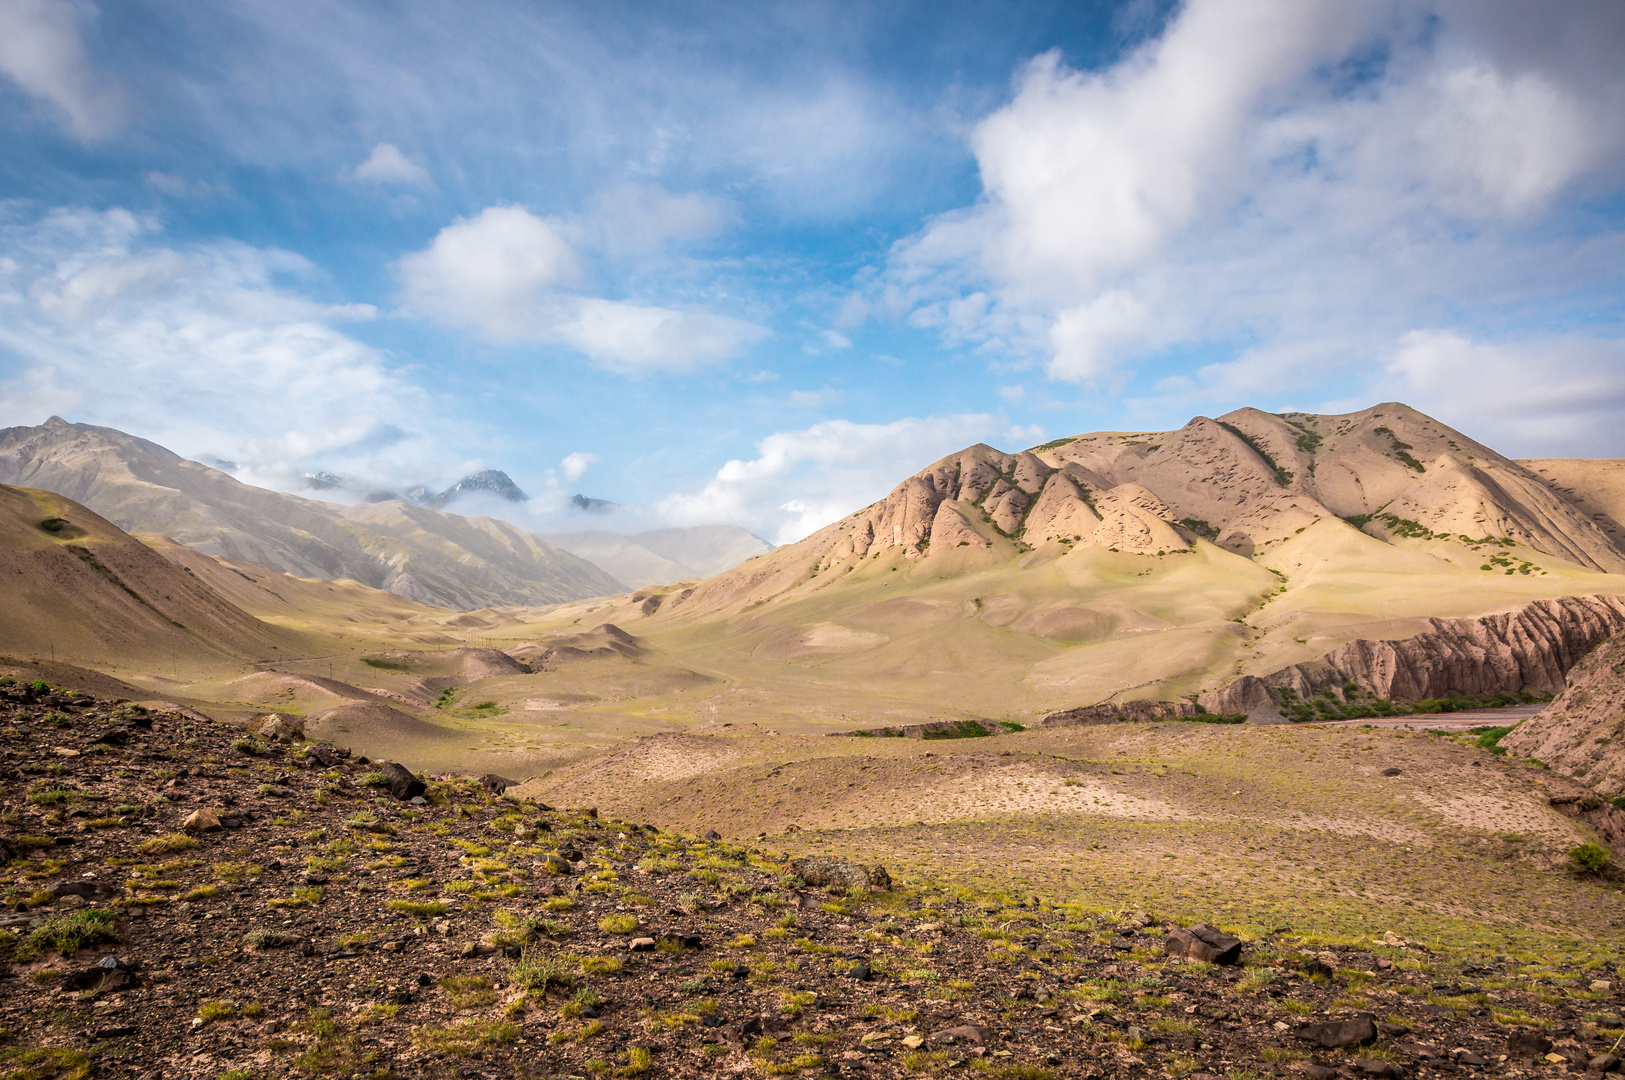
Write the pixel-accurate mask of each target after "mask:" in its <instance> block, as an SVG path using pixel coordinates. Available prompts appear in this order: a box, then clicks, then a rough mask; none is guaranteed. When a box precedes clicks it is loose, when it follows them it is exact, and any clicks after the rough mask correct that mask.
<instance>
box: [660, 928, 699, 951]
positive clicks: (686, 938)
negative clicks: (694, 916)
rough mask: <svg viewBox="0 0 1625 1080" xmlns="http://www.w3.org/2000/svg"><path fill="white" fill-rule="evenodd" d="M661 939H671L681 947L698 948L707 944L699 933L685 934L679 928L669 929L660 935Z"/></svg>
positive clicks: (670, 940)
mask: <svg viewBox="0 0 1625 1080" xmlns="http://www.w3.org/2000/svg"><path fill="white" fill-rule="evenodd" d="M660 940H661V941H669V942H671V943H672V944H673V945H676V946H677V947H678V948H680V949H698V948H700V947H701V946H702V945H704V944H705V942H704V940H703V939H701V937H700V935H698V934H684V933H681V932H679V931H677V930H668V931H666V932H665V933H664V934H661V935H660Z"/></svg>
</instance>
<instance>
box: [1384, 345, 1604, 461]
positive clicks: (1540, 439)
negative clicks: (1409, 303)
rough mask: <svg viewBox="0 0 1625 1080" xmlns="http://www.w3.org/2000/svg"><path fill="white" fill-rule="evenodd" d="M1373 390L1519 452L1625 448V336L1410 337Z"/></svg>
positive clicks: (1592, 452) (1587, 453)
mask: <svg viewBox="0 0 1625 1080" xmlns="http://www.w3.org/2000/svg"><path fill="white" fill-rule="evenodd" d="M1384 374H1385V375H1386V379H1383V380H1381V381H1380V382H1378V383H1377V384H1376V386H1375V387H1373V390H1374V391H1375V390H1376V389H1377V388H1378V387H1380V388H1381V389H1382V390H1387V391H1390V393H1387V394H1382V395H1380V396H1383V397H1391V396H1396V395H1395V394H1394V393H1392V391H1397V392H1398V396H1403V398H1404V400H1405V401H1406V403H1407V404H1410V405H1414V406H1415V407H1416V408H1419V409H1421V410H1422V411H1423V412H1426V413H1428V414H1429V415H1432V416H1437V417H1438V418H1439V419H1441V420H1443V421H1444V422H1445V423H1447V424H1450V425H1451V426H1452V427H1458V428H1461V429H1462V430H1465V431H1470V432H1472V433H1473V436H1474V437H1475V438H1478V439H1480V440H1481V441H1483V442H1485V443H1487V444H1488V445H1490V446H1493V447H1495V448H1496V449H1498V450H1501V451H1502V452H1504V453H1509V454H1513V455H1518V456H1534V455H1554V454H1581V455H1584V456H1588V457H1589V456H1595V455H1598V454H1619V455H1625V432H1622V431H1621V428H1620V422H1619V417H1620V414H1621V412H1622V411H1625V340H1621V339H1618V338H1595V337H1584V336H1579V335H1563V336H1546V337H1541V338H1536V339H1533V340H1526V341H1520V342H1516V343H1487V342H1482V341H1474V340H1472V339H1471V338H1469V337H1467V336H1466V335H1463V334H1461V333H1458V332H1456V331H1452V330H1415V331H1412V332H1410V333H1408V334H1406V335H1405V336H1404V337H1402V338H1401V339H1400V340H1399V342H1398V344H1397V346H1396V347H1395V348H1394V349H1393V351H1392V353H1391V355H1390V356H1389V359H1388V361H1387V363H1386V365H1385V372H1384Z"/></svg>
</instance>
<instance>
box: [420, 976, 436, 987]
mask: <svg viewBox="0 0 1625 1080" xmlns="http://www.w3.org/2000/svg"><path fill="white" fill-rule="evenodd" d="M417 984H418V985H419V986H433V985H434V979H432V978H430V977H429V976H428V975H427V974H419V975H418V977H417Z"/></svg>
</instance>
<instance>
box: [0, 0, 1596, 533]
mask: <svg viewBox="0 0 1625 1080" xmlns="http://www.w3.org/2000/svg"><path fill="white" fill-rule="evenodd" d="M1621 56H1625V4H1621V3H1618V2H1617V0H1590V2H1562V0H1553V2H1543V3H1539V4H1535V3H1531V2H1520V3H1512V2H1505V0H1409V2H1398V0H1367V2H1363V3H1360V4H1348V3H1346V2H1341V0H1187V2H1184V3H1170V2H1156V0H1151V2H1146V0H1127V2H1123V3H1111V2H1106V0H1072V2H1044V0H1033V2H1030V3H1009V2H1008V0H1006V2H1001V3H969V2H954V0H932V2H929V3H910V2H905V0H893V2H884V3H869V4H853V3H850V2H848V3H840V4H835V3H830V4H825V3H817V2H810V0H800V2H795V3H786V4H774V3H771V2H764V0H752V2H741V3H686V4H676V3H660V2H645V3H629V2H616V0H598V2H595V3H590V4H589V3H575V4H562V3H545V2H533V3H511V2H506V0H487V2H483V3H481V4H477V5H449V4H444V3H435V2H423V0H390V2H384V0H372V2H364V0H351V2H339V0H276V2H274V3H273V2H271V0H223V2H221V3H217V4H207V5H195V4H185V5H182V4H174V3H160V2H147V0H122V2H118V3H112V2H103V3H99V4H98V3H95V2H92V0H0V139H3V145H4V146H5V152H4V153H3V154H0V426H6V425H17V424H37V423H40V422H42V421H43V420H45V419H46V418H47V417H49V416H51V415H53V414H54V415H60V416H62V417H64V418H66V419H68V420H72V421H76V422H85V423H93V424H103V425H108V426H112V427H116V428H119V429H121V430H124V431H128V432H131V433H132V434H136V435H140V436H142V437H145V438H148V439H152V440H153V441H156V442H159V443H161V444H163V445H165V446H168V447H169V448H171V449H173V450H175V451H176V452H178V453H181V454H183V455H186V456H188V457H195V458H199V459H203V460H209V461H223V462H228V463H230V466H229V467H231V468H232V469H233V470H234V472H235V474H236V475H238V476H239V477H240V478H242V479H245V480H248V481H250V482H255V483H260V484H264V485H266V486H272V487H278V488H281V489H284V490H299V489H300V485H301V484H302V483H303V481H302V477H304V476H305V475H306V474H311V473H317V472H328V473H332V474H334V475H336V476H338V477H340V478H342V481H343V484H342V486H341V487H339V488H337V489H333V490H330V491H326V492H324V493H323V497H328V498H348V499H357V498H361V497H364V496H365V495H366V494H367V493H368V492H375V491H406V490H409V489H411V488H415V487H418V486H425V487H427V488H429V489H431V490H434V489H436V488H438V487H442V486H449V485H450V484H451V483H452V482H454V481H455V480H456V479H457V478H459V477H460V476H463V475H465V474H467V473H469V472H472V471H474V470H477V469H480V468H496V469H501V470H504V471H506V472H507V473H508V474H509V475H510V476H512V477H513V478H514V480H515V481H517V482H518V483H519V485H520V486H521V487H522V488H523V489H524V490H525V491H526V492H527V493H528V494H529V495H530V496H531V499H530V501H529V502H528V503H526V504H524V505H521V506H507V507H505V508H504V509H503V513H504V515H505V516H507V517H509V518H512V519H514V520H517V521H520V522H521V523H522V524H528V525H532V526H533V527H537V528H542V529H558V528H587V527H592V528H600V527H607V528H612V529H619V530H624V531H635V530H637V529H641V528H648V527H653V526H656V525H667V524H673V525H693V524H713V523H723V524H735V525H742V526H744V527H746V528H749V529H751V530H752V531H754V532H756V533H758V534H759V535H761V536H763V537H765V538H767V539H768V540H770V541H773V542H775V543H784V542H789V541H793V540H796V539H798V538H800V537H802V536H805V535H807V534H808V533H810V532H812V531H814V530H815V529H817V528H819V527H821V526H822V525H824V524H827V523H829V522H831V521H834V520H836V519H838V518H840V517H842V516H844V515H845V514H847V513H849V512H851V511H853V510H855V509H857V508H859V507H861V506H863V505H865V504H867V503H868V502H870V501H872V500H874V499H876V498H879V497H881V496H883V495H884V494H885V493H886V491H888V490H889V489H890V488H891V487H892V486H893V485H894V484H896V483H897V482H898V481H900V480H901V479H903V478H904V477H906V476H908V475H909V474H911V473H913V472H914V471H916V470H918V469H920V468H922V467H924V466H926V465H928V464H929V463H930V462H932V461H933V460H935V459H937V458H938V457H941V456H943V455H945V454H947V453H950V452H952V451H954V450H957V449H959V448H961V447H964V446H966V445H969V444H972V443H975V442H987V443H989V444H991V445H993V446H996V447H998V448H1000V449H1003V450H1008V451H1014V450H1020V449H1023V448H1025V447H1028V446H1031V445H1034V444H1037V443H1041V442H1044V441H1046V440H1048V439H1052V438H1056V437H1059V436H1064V435H1072V434H1078V433H1080V432H1084V431H1092V430H1101V429H1107V430H1158V429H1166V428H1172V427H1177V426H1179V425H1181V424H1183V423H1184V422H1185V421H1186V420H1188V419H1189V418H1191V417H1192V416H1195V415H1208V416H1214V415H1219V414H1222V413H1224V412H1227V411H1229V410H1231V409H1234V408H1238V407H1241V406H1254V407H1257V408H1262V409H1267V410H1271V411H1285V410H1288V409H1301V410H1307V411H1321V412H1340V411H1351V410H1354V409H1359V408H1364V407H1366V406H1368V405H1371V404H1374V403H1377V402H1380V401H1388V400H1399V401H1404V402H1406V403H1408V404H1410V405H1413V406H1415V407H1417V408H1419V409H1422V410H1423V411H1424V412H1428V413H1430V414H1432V415H1434V416H1437V417H1438V418H1440V419H1441V420H1443V421H1445V422H1446V423H1449V424H1451V425H1453V426H1455V427H1457V428H1459V429H1461V430H1463V431H1465V432H1467V433H1468V434H1470V435H1472V436H1473V437H1475V438H1478V439H1480V440H1482V441H1484V442H1487V443H1489V444H1490V445H1492V446H1495V447H1496V448H1497V449H1500V450H1501V451H1502V452H1504V453H1508V454H1511V455H1514V456H1538V455H1569V456H1590V457H1602V456H1625V64H1621V63H1620V62H1619V58H1620V57H1621ZM577 492H580V493H585V494H587V495H589V496H591V497H593V498H596V499H603V500H607V501H609V502H612V503H616V504H619V509H617V510H615V511H613V512H611V513H607V514H586V513H584V512H581V511H578V510H574V509H572V508H571V506H570V504H569V502H568V500H569V496H571V495H572V494H575V493H577Z"/></svg>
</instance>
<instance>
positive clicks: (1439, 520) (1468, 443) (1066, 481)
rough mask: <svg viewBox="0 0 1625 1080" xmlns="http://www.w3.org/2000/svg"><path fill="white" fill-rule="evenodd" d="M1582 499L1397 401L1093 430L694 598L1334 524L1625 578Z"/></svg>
mask: <svg viewBox="0 0 1625 1080" xmlns="http://www.w3.org/2000/svg"><path fill="white" fill-rule="evenodd" d="M1582 502H1583V500H1581V499H1578V498H1577V497H1575V496H1574V494H1573V493H1572V492H1571V491H1566V490H1564V489H1562V488H1561V486H1560V485H1556V484H1553V483H1548V482H1547V481H1546V480H1545V479H1543V478H1542V476H1541V475H1540V474H1539V473H1537V472H1535V471H1534V470H1532V469H1530V468H1527V467H1525V466H1524V465H1522V464H1519V463H1518V462H1516V461H1513V460H1512V459H1510V458H1507V457H1505V456H1503V455H1501V454H1498V453H1496V452H1495V451H1494V450H1492V449H1490V448H1489V447H1487V446H1484V445H1483V444H1481V443H1479V442H1476V441H1475V440H1473V439H1471V438H1469V437H1468V436H1466V435H1463V434H1462V433H1460V432H1458V431H1455V430H1453V429H1451V428H1449V427H1447V426H1445V425H1443V424H1441V423H1439V422H1438V421H1436V420H1434V419H1432V418H1431V417H1428V416H1425V415H1424V414H1422V413H1420V412H1417V411H1416V410H1414V409H1411V408H1410V407H1408V406H1405V405H1401V404H1398V403H1393V402H1390V403H1385V404H1381V405H1375V406H1372V407H1371V408H1369V409H1364V410H1361V411H1359V412H1354V413H1347V414H1340V415H1315V414H1309V413H1286V414H1281V415H1275V414H1271V413H1265V412H1261V411H1259V410H1257V409H1240V410H1237V411H1235V412H1232V413H1228V414H1226V415H1224V416H1222V417H1219V418H1218V419H1210V418H1208V417H1196V418H1194V419H1192V420H1191V421H1190V422H1189V423H1187V424H1186V425H1185V426H1184V427H1182V428H1180V429H1179V430H1177V431H1166V432H1138V433H1120V432H1101V433H1095V434H1089V435H1079V436H1075V437H1071V438H1066V439H1057V440H1055V441H1053V442H1050V443H1046V444H1044V445H1042V446H1037V447H1033V448H1032V449H1030V450H1025V451H1022V452H1020V453H1015V454H1010V453H1004V452H1001V451H998V450H995V449H993V448H992V447H989V446H986V445H982V444H978V445H976V446H972V447H968V448H967V449H965V450H963V451H960V452H959V453H957V454H953V455H950V456H949V457H946V458H943V459H942V460H940V461H938V462H936V463H934V464H933V465H931V466H929V467H927V468H926V469H923V470H921V471H920V472H919V473H917V474H915V475H914V476H912V477H909V478H908V479H906V480H904V481H903V482H902V483H900V484H899V485H898V486H897V487H896V488H894V489H893V490H892V492H891V493H890V494H889V495H887V496H886V498H884V499H882V500H880V501H879V502H876V503H874V504H872V505H870V506H868V507H865V508H864V509H862V510H859V511H857V512H856V513H854V514H851V515H849V516H848V517H846V518H843V519H842V520H841V521H838V522H836V523H835V524H833V525H830V526H828V527H826V528H824V529H822V530H820V531H819V532H817V533H814V534H813V535H812V536H810V537H808V538H807V539H805V540H802V541H800V542H799V543H797V544H793V545H788V546H787V547H785V548H780V549H778V550H777V551H776V552H775V553H774V554H773V556H770V557H768V558H764V559H757V560H753V561H751V562H749V563H747V564H745V565H744V566H741V567H739V568H738V569H736V570H734V571H732V572H730V573H728V574H723V575H720V576H719V577H717V578H716V579H713V580H712V581H708V582H705V583H703V584H702V585H701V586H700V587H699V588H698V589H696V590H695V591H694V593H693V594H692V596H691V597H690V598H688V599H687V600H686V601H685V603H686V604H687V605H688V607H689V609H690V610H691V611H692V610H702V611H704V610H716V611H720V610H723V609H727V608H733V609H738V608H740V607H742V606H745V605H750V606H757V605H760V604H762V603H767V602H772V601H774V600H775V599H777V598H781V597H788V596H790V595H804V594H806V593H808V592H809V591H817V590H819V589H823V588H826V587H828V585H829V583H830V582H831V580H832V578H833V579H835V580H838V579H839V577H840V576H841V575H846V574H850V573H853V572H854V571H856V570H859V569H861V568H862V567H863V566H864V564H865V561H866V560H877V559H882V558H900V559H903V560H907V561H910V562H913V561H918V562H920V563H921V564H923V565H932V564H940V565H941V567H942V572H943V573H954V572H958V571H961V570H964V569H968V568H976V567H988V566H995V565H999V564H1002V563H1007V562H1010V561H1011V560H1021V559H1025V558H1028V557H1029V556H1039V557H1043V556H1048V557H1055V556H1064V555H1065V554H1067V553H1069V552H1072V551H1077V550H1083V549H1088V548H1102V549H1108V550H1111V551H1123V552H1132V553H1140V554H1154V553H1158V552H1161V553H1167V552H1173V551H1185V550H1190V549H1192V547H1193V546H1194V545H1196V544H1198V543H1201V542H1211V543H1213V544H1215V545H1217V546H1218V547H1220V548H1222V549H1224V550H1226V551H1230V552H1233V553H1236V554H1239V555H1243V556H1247V557H1257V556H1261V555H1264V554H1267V553H1269V552H1270V551H1272V550H1274V549H1275V548H1277V547H1279V546H1281V545H1284V544H1286V543H1287V542H1288V541H1289V540H1291V539H1292V538H1293V537H1295V536H1297V535H1298V534H1300V533H1302V532H1304V531H1305V530H1306V529H1308V528H1310V527H1312V526H1316V525H1317V524H1320V523H1329V524H1330V525H1333V526H1335V527H1336V528H1348V529H1354V530H1359V531H1360V532H1362V533H1364V534H1366V535H1368V536H1371V537H1373V538H1375V539H1378V540H1383V541H1390V542H1391V541H1394V540H1398V539H1420V540H1432V539H1441V540H1450V541H1459V542H1464V543H1465V542H1477V543H1482V544H1493V543H1504V544H1507V545H1522V546H1524V547H1527V548H1531V549H1533V550H1535V551H1537V552H1541V553H1543V554H1544V555H1545V556H1548V557H1550V558H1553V559H1559V560H1563V561H1565V562H1567V563H1570V564H1573V565H1575V566H1578V567H1582V568H1584V569H1587V570H1591V571H1595V572H1619V571H1625V539H1621V538H1625V532H1621V531H1620V529H1619V526H1618V525H1617V523H1615V522H1614V521H1613V520H1612V518H1611V517H1609V515H1608V514H1606V513H1605V512H1602V511H1599V510H1596V509H1594V508H1593V507H1592V506H1591V505H1582ZM810 578H821V579H822V580H820V581H817V582H816V583H812V582H810V580H809V579H810Z"/></svg>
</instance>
